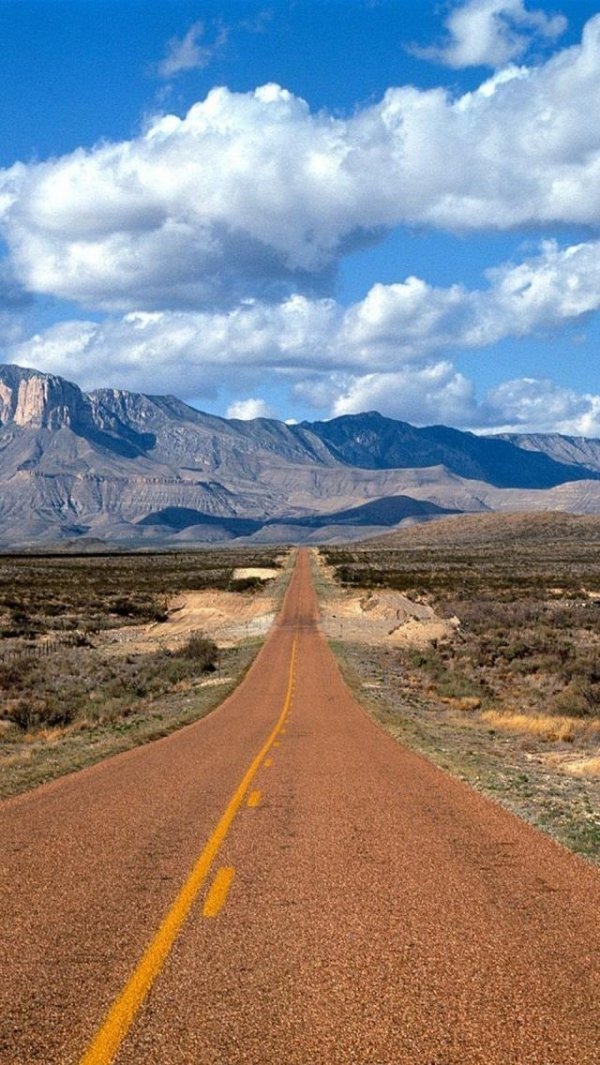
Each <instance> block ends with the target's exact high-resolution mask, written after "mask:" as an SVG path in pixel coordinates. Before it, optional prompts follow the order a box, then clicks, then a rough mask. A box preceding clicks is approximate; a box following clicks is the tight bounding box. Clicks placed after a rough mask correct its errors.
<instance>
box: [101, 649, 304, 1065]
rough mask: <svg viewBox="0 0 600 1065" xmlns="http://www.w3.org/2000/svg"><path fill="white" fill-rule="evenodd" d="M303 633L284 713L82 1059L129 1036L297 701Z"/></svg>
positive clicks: (109, 1056) (106, 1053) (110, 1052)
mask: <svg viewBox="0 0 600 1065" xmlns="http://www.w3.org/2000/svg"><path fill="white" fill-rule="evenodd" d="M297 646H298V637H297V636H296V637H295V638H294V642H293V644H292V654H291V658H290V668H289V675H288V686H287V691H286V696H285V699H284V701H283V706H282V708H281V713H280V715H279V718H278V719H277V722H276V723H275V725H274V727H273V729H272V730H271V732H270V734H269V736H268V737H267V739H266V740H265V742H264V744H263V746H262V747H261V749H260V751H259V752H258V754H257V755H256V756H255V757H254V758H253V760H252V762H251V763H250V765H249V766H248V769H247V770H246V772H245V773H244V776H243V777H242V779H241V781H240V783H239V784H238V786H237V788H236V790H235V791H234V793H233V795H232V796H231V799H230V800H229V802H228V804H227V806H226V808H225V810H224V812H223V814H222V815H221V818H220V820H219V821H218V823H217V825H216V827H215V829H214V831H213V833H212V835H211V836H210V837H209V839H208V841H207V843H206V845H205V847H204V850H203V851H202V853H201V854H200V856H199V857H198V859H197V861H196V864H195V865H194V866H193V868H192V870H191V872H190V874H189V876H188V878H187V880H186V881H185V883H184V884H183V886H182V887H181V889H180V891H179V894H178V895H177V897H176V899H175V901H174V902H173V904H172V906H171V908H170V910H169V911H168V913H167V914H166V916H165V917H164V919H163V921H162V924H161V925H160V927H159V929H158V931H157V932H156V934H155V936H154V938H153V939H152V941H151V943H150V944H149V946H148V947H147V949H146V951H145V953H144V955H143V956H142V958H141V959H140V961H139V962H138V964H137V966H136V968H135V969H134V971H133V973H132V974H131V976H130V977H129V980H128V981H127V983H126V984H125V987H124V988H123V990H122V991H121V992H120V994H119V995H118V997H117V998H116V999H115V1001H114V1003H113V1005H112V1006H111V1008H110V1010H109V1012H108V1014H107V1016H106V1019H105V1020H104V1023H103V1024H102V1025H101V1027H100V1028H99V1029H98V1031H97V1032H96V1035H95V1036H94V1038H93V1040H92V1042H91V1044H90V1046H89V1047H88V1049H87V1050H86V1052H85V1053H84V1055H83V1057H82V1058H81V1061H80V1065H110V1063H111V1062H112V1061H114V1058H115V1056H116V1054H117V1051H118V1050H119V1047H120V1046H121V1043H122V1042H123V1040H124V1039H125V1037H126V1035H127V1033H128V1031H129V1029H130V1028H131V1025H132V1023H133V1021H134V1019H135V1016H136V1014H137V1012H138V1010H139V1009H140V1006H141V1005H142V1003H143V1001H144V999H145V997H146V995H147V994H148V992H149V990H150V988H151V987H152V984H153V983H154V981H155V980H156V977H157V976H158V974H159V972H160V970H161V969H162V967H163V965H164V963H165V961H166V959H167V957H168V955H169V952H170V950H171V947H172V946H173V943H174V942H175V939H176V938H177V936H178V934H179V931H180V929H181V926H182V924H183V922H184V921H185V919H186V917H187V915H188V913H189V912H190V910H191V908H192V906H193V904H194V902H195V901H196V898H197V897H198V893H199V891H200V888H201V887H202V884H203V883H204V881H205V879H206V877H207V875H208V873H209V872H210V868H211V866H212V863H213V862H214V860H215V858H216V856H217V853H218V851H219V848H220V847H221V844H222V843H223V840H224V839H225V837H226V835H227V833H228V831H229V829H230V828H231V824H232V822H233V819H234V817H235V815H236V814H237V812H238V810H239V808H240V806H241V805H242V803H243V801H244V798H245V796H246V792H247V791H248V788H249V787H250V784H251V783H252V780H253V778H254V776H255V774H256V772H257V770H258V768H259V766H260V765H261V764H262V762H263V761H264V759H265V756H266V755H267V754H268V752H269V750H270V749H271V747H272V746H273V745H274V743H275V741H276V738H277V736H278V735H279V732H280V731H281V728H282V726H283V723H284V721H285V719H286V716H287V713H288V711H289V708H290V704H291V701H292V694H293V692H292V688H293V680H294V675H295V671H296V657H297Z"/></svg>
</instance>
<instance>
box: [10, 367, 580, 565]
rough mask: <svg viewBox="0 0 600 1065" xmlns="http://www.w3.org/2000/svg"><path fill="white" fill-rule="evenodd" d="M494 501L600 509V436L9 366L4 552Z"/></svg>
mask: <svg viewBox="0 0 600 1065" xmlns="http://www.w3.org/2000/svg"><path fill="white" fill-rule="evenodd" d="M494 510H503V511H531V510H561V511H568V512H573V513H590V514H596V513H600V440H591V439H584V438H575V437H567V436H560V435H558V434H549V435H543V434H542V435H540V434H535V435H534V434H529V435H504V436H477V435H475V434H473V433H469V432H462V431H459V430H457V429H452V428H448V427H446V426H430V427H426V428H416V427H415V426H412V425H409V424H408V423H406V422H401V421H396V420H394V419H391V418H384V417H382V415H380V414H378V413H376V412H367V413H364V414H353V415H343V416H341V417H338V418H333V419H331V420H330V421H317V422H302V423H300V424H297V425H288V424H286V423H283V422H280V421H276V420H274V419H269V418H257V419H254V420H252V421H241V420H237V419H226V418H219V417H216V416H214V415H210V414H205V413H202V412H200V411H198V410H195V409H194V408H192V407H190V406H188V405H187V404H185V403H183V402H181V400H178V399H176V398H175V397H173V396H150V395H142V394H137V393H132V392H126V391H122V390H118V389H99V390H97V391H95V392H90V393H85V392H83V391H82V390H81V389H80V388H78V387H77V385H75V384H72V383H71V382H69V381H66V380H64V379H63V378H61V377H58V376H55V375H52V374H45V373H41V372H39V371H37V370H34V369H25V368H23V367H20V366H14V365H4V366H2V365H0V546H2V547H4V548H10V547H18V546H23V545H30V544H38V543H40V544H44V545H49V544H52V543H59V542H61V541H62V542H64V541H66V542H67V543H73V544H75V545H81V546H84V545H85V543H86V542H87V543H90V542H92V541H98V540H100V541H103V542H105V543H109V544H121V545H123V546H143V545H148V546H151V545H165V546H166V545H171V546H176V545H182V546H184V545H186V544H192V543H207V542H220V541H227V540H231V539H240V538H241V539H243V540H244V541H251V542H289V541H292V542H310V541H326V540H333V539H339V540H343V539H353V538H356V537H358V536H360V537H364V536H366V535H370V534H372V533H373V534H374V533H377V532H380V531H383V530H385V529H388V528H391V527H394V526H396V525H398V524H399V523H401V522H409V521H424V520H432V519H434V518H438V517H441V516H443V515H448V514H456V513H462V512H484V511H494Z"/></svg>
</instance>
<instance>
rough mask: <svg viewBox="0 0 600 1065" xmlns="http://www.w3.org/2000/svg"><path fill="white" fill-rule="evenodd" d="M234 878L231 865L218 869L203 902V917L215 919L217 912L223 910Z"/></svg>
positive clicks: (233, 870)
mask: <svg viewBox="0 0 600 1065" xmlns="http://www.w3.org/2000/svg"><path fill="white" fill-rule="evenodd" d="M234 876H235V869H234V868H233V866H232V865H224V866H222V867H221V868H220V869H219V872H218V873H217V875H216V877H215V879H214V880H213V882H212V884H211V886H210V890H209V892H208V895H207V896H206V899H205V900H204V906H203V907H202V916H203V917H216V916H217V914H218V913H219V911H220V910H222V909H223V906H224V905H225V900H226V899H227V896H228V894H229V888H230V887H231V882H232V880H233V878H234Z"/></svg>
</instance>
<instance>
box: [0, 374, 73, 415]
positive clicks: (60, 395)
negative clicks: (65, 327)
mask: <svg viewBox="0 0 600 1065" xmlns="http://www.w3.org/2000/svg"><path fill="white" fill-rule="evenodd" d="M90 414H91V411H90V403H89V400H87V399H86V398H85V397H84V395H83V393H82V392H81V390H80V389H79V388H77V385H73V384H71V383H70V382H69V381H64V380H63V379H62V377H55V376H54V375H52V374H42V373H38V372H37V371H35V370H25V369H22V368H21V367H19V366H3V367H1V368H0V423H1V424H2V425H10V424H11V423H12V424H14V425H17V426H20V427H21V428H28V429H61V428H62V427H63V426H68V427H73V426H76V425H78V424H79V423H85V422H88V423H89V422H90V421H91V417H90Z"/></svg>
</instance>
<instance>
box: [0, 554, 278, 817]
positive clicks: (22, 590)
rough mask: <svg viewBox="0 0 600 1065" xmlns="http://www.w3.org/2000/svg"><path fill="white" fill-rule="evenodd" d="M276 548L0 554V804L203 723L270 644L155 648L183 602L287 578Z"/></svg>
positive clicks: (258, 589) (183, 643) (185, 642)
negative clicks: (153, 633)
mask: <svg viewBox="0 0 600 1065" xmlns="http://www.w3.org/2000/svg"><path fill="white" fill-rule="evenodd" d="M280 562H281V558H278V557H277V553H276V552H275V551H274V550H269V549H267V550H255V549H240V548H238V549H236V550H227V549H220V550H218V551H208V550H207V551H196V552H186V553H162V554H132V555H124V554H119V555H107V556H103V557H100V556H97V555H94V556H79V557H77V556H67V557H65V556H64V555H63V556H60V557H43V556H0V776H1V782H0V797H3V796H6V795H8V794H13V793H15V792H16V791H18V790H22V788H24V787H29V786H31V785H32V784H35V783H39V782H41V781H42V780H46V779H50V778H51V777H53V776H56V775H59V774H60V773H62V772H66V771H68V770H69V769H72V768H77V767H79V766H81V765H84V764H88V763H89V762H90V761H95V760H97V759H98V758H99V757H104V756H105V755H106V754H108V753H112V752H113V751H116V750H121V749H124V748H126V747H129V746H132V745H134V744H135V743H138V742H143V741H145V740H147V739H150V738H154V737H155V736H158V735H162V734H165V733H166V732H168V731H171V729H173V728H175V727H179V726H180V725H181V724H184V723H186V722H188V721H191V720H194V719H195V718H197V717H199V716H202V715H203V714H204V713H206V712H208V710H210V709H212V707H213V706H215V705H216V704H217V703H218V702H220V701H221V700H222V698H223V697H224V696H225V695H226V694H227V693H228V691H229V690H231V688H233V686H234V685H235V683H236V681H237V679H238V678H239V676H240V674H241V672H242V671H243V670H244V669H245V668H246V667H247V666H248V664H249V662H250V661H251V659H252V658H253V656H254V654H255V653H256V650H257V649H258V647H259V646H260V642H261V640H260V639H259V638H256V637H254V638H252V637H251V638H247V639H244V640H241V641H236V642H233V644H232V645H230V646H227V647H225V648H219V647H218V646H217V643H216V642H215V641H214V639H212V638H211V636H210V635H209V634H206V633H204V632H202V631H200V630H197V631H195V630H192V631H189V632H186V634H185V636H184V637H183V638H179V639H175V640H171V641H167V642H166V644H165V645H164V646H160V645H157V646H155V647H152V648H150V649H148V648H147V647H145V646H144V643H143V642H141V643H140V635H143V634H144V633H145V632H147V631H149V630H152V629H153V627H154V626H157V625H161V623H164V622H166V621H168V619H169V617H170V612H171V605H170V604H171V603H172V602H173V600H174V598H175V597H176V596H177V595H181V593H185V592H198V591H200V592H203V591H206V592H207V593H208V592H210V591H218V590H220V591H223V592H228V593H234V594H235V595H239V596H240V602H241V600H242V597H246V598H247V597H248V596H250V597H254V596H260V595H261V594H262V590H263V589H264V587H265V582H264V581H263V580H260V579H257V578H250V579H248V578H242V579H238V578H236V575H235V571H236V569H239V568H240V567H243V568H252V567H259V568H263V567H267V568H268V570H269V571H270V572H281V578H277V580H278V581H283V580H284V579H285V578H284V573H283V571H282V570H280V568H279V567H280Z"/></svg>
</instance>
